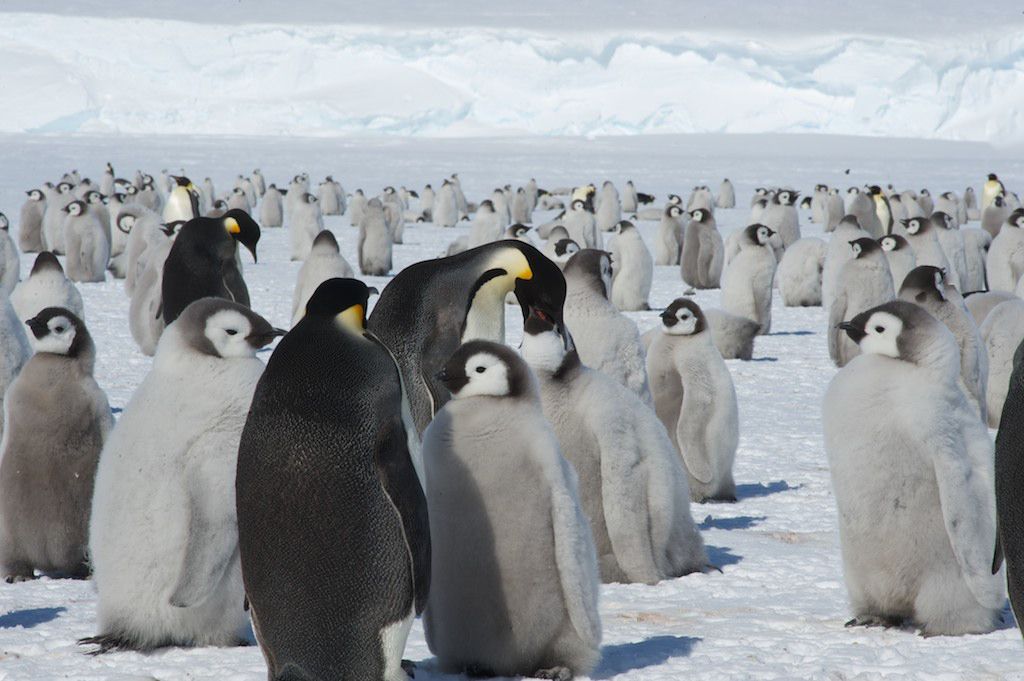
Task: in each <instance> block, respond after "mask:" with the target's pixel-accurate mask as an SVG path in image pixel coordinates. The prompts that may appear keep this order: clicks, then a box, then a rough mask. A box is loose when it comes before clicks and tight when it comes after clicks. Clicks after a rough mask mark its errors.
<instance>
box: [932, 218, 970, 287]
mask: <svg viewBox="0 0 1024 681" xmlns="http://www.w3.org/2000/svg"><path fill="white" fill-rule="evenodd" d="M931 221H932V227H933V228H934V230H933V231H934V232H935V236H936V237H937V238H938V240H939V246H940V247H941V248H942V252H943V253H944V254H945V255H946V260H948V261H949V264H950V265H951V266H952V267H953V269H952V271H951V272H947V273H946V274H947V280H949V281H951V282H952V283H953V284H955V285H956V287H957V288H958V289H960V290H961V291H967V290H969V289H967V288H966V281H967V256H966V254H965V246H964V235H963V232H961V231H960V228H959V227H958V226H957V224H956V219H955V218H953V216H951V215H949V214H947V213H942V212H939V211H936V212H934V213H932V215H931Z"/></svg>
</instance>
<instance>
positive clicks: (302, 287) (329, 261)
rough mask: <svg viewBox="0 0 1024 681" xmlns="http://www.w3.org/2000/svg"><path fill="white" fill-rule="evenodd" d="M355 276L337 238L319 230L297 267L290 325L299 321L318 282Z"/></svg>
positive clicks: (328, 232)
mask: <svg viewBox="0 0 1024 681" xmlns="http://www.w3.org/2000/svg"><path fill="white" fill-rule="evenodd" d="M353 276H355V272H354V271H353V270H352V266H351V265H349V264H348V261H347V260H345V256H343V255H342V254H341V251H340V249H339V248H338V240H337V239H335V238H334V234H332V233H331V232H330V231H329V230H326V229H325V230H324V231H322V232H320V233H319V234H318V235H317V237H316V239H314V240H313V249H312V250H311V251H310V252H309V257H308V258H306V261H305V262H304V263H302V267H301V268H299V276H298V279H296V281H295V293H294V295H293V296H292V326H295V325H296V324H298V323H299V320H300V319H302V317H303V315H305V314H306V303H307V302H309V299H310V298H311V297H312V296H313V293H314V292H315V291H316V290H317V288H318V287H319V286H320V284H322V283H324V282H325V281H327V280H328V279H335V278H339V279H351V278H352V277H353Z"/></svg>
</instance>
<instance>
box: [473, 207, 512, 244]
mask: <svg viewBox="0 0 1024 681" xmlns="http://www.w3.org/2000/svg"><path fill="white" fill-rule="evenodd" d="M502 231H503V228H502V226H501V220H500V218H499V217H498V214H497V213H495V212H494V204H493V203H491V201H490V199H485V200H483V201H481V202H480V206H479V207H478V208H477V210H476V215H474V216H473V224H472V225H470V227H469V238H468V240H467V242H466V245H467V248H476V247H477V246H483V245H484V244H489V243H491V242H492V241H497V240H498V239H500V238H501V233H502Z"/></svg>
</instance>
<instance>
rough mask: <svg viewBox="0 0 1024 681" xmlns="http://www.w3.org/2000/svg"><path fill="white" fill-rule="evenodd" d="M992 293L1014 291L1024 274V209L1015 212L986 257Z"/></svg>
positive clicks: (986, 267)
mask: <svg viewBox="0 0 1024 681" xmlns="http://www.w3.org/2000/svg"><path fill="white" fill-rule="evenodd" d="M985 272H986V275H987V277H988V288H989V290H990V291H1014V290H1015V289H1016V288H1017V282H1018V281H1020V278H1021V274H1024V208H1018V209H1017V210H1015V211H1013V212H1012V213H1011V214H1010V216H1009V217H1008V218H1006V223H1005V224H1004V225H1003V228H1002V229H1001V230H1000V231H999V234H998V235H996V236H995V238H993V239H992V245H991V246H989V248H988V255H987V256H986V257H985Z"/></svg>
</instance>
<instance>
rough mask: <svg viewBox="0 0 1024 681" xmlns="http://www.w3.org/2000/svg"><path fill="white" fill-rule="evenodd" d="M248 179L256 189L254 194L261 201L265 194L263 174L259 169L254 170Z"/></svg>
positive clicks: (265, 183) (265, 186)
mask: <svg viewBox="0 0 1024 681" xmlns="http://www.w3.org/2000/svg"><path fill="white" fill-rule="evenodd" d="M249 179H250V180H251V181H252V185H253V187H255V188H256V193H257V194H258V195H259V197H260V198H261V199H262V198H263V197H264V196H265V195H266V193H267V181H266V179H264V177H263V173H262V172H261V171H260V169H259V168H255V169H253V171H252V174H251V175H250V176H249Z"/></svg>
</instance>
